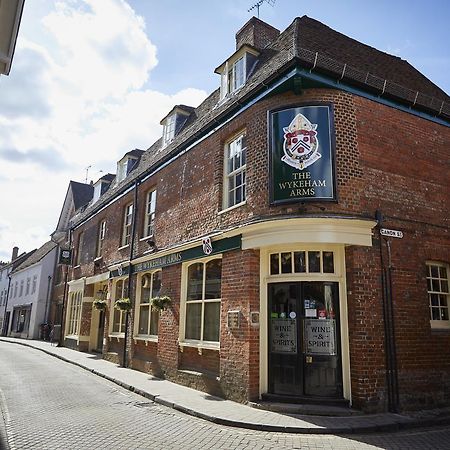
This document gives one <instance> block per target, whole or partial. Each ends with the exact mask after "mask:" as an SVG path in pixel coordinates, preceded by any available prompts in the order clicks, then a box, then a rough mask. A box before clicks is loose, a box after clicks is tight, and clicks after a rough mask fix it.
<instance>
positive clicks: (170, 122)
mask: <svg viewBox="0 0 450 450" xmlns="http://www.w3.org/2000/svg"><path fill="white" fill-rule="evenodd" d="M176 118H177V116H176V114H172V115H171V116H168V117H167V118H166V120H165V123H164V128H163V145H164V146H166V145H168V144H170V143H171V142H172V140H173V138H174V137H175V122H176Z"/></svg>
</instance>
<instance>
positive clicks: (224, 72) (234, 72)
mask: <svg viewBox="0 0 450 450" xmlns="http://www.w3.org/2000/svg"><path fill="white" fill-rule="evenodd" d="M258 55H259V52H258V51H257V50H256V49H255V48H253V47H251V46H249V45H243V46H242V47H241V48H240V49H239V50H238V51H237V52H235V53H234V54H233V55H232V56H231V57H230V58H229V59H228V60H227V61H225V62H224V63H223V64H221V65H220V66H219V67H218V68H217V69H216V70H215V72H216V73H219V74H220V75H221V77H222V79H221V86H220V99H221V100H223V99H224V98H226V97H227V96H228V95H230V94H232V93H233V92H236V91H237V90H239V89H240V88H241V87H242V86H244V84H245V82H246V81H247V78H248V77H249V75H250V73H251V71H252V70H253V67H254V66H255V63H256V59H257V57H258Z"/></svg>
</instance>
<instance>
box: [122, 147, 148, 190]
mask: <svg viewBox="0 0 450 450" xmlns="http://www.w3.org/2000/svg"><path fill="white" fill-rule="evenodd" d="M143 153H144V150H138V149H135V150H131V151H130V152H128V153H125V155H124V157H123V158H122V159H121V160H120V161H119V162H118V163H117V175H116V184H117V183H120V182H121V181H122V180H124V179H125V178H126V177H127V175H128V174H129V173H130V172H131V170H132V169H133V168H134V167H135V166H136V164H137V163H138V162H139V159H140V158H141V155H142V154H143Z"/></svg>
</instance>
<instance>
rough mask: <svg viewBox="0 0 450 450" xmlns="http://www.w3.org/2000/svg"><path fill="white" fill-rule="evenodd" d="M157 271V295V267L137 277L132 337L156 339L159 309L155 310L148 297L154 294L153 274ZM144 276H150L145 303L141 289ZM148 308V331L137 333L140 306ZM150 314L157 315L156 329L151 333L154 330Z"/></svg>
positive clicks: (159, 271) (160, 272)
mask: <svg viewBox="0 0 450 450" xmlns="http://www.w3.org/2000/svg"><path fill="white" fill-rule="evenodd" d="M156 273H158V274H159V277H160V283H161V284H160V288H159V293H158V296H159V295H161V286H162V281H161V280H162V270H161V269H158V270H153V271H151V272H143V273H141V274H140V275H139V276H138V279H137V285H138V286H139V290H138V292H137V295H136V307H135V320H134V338H135V339H143V340H153V341H157V340H158V332H159V318H160V312H159V310H157V309H156V308H154V307H153V306H152V305H151V303H150V299H151V298H153V294H154V286H153V283H154V275H155V274H156ZM145 277H150V288H149V289H150V293H149V298H148V301H146V302H145V303H143V302H142V291H143V286H142V283H143V281H144V278H145ZM143 307H145V308H147V307H148V308H149V315H148V333H139V325H140V324H139V321H140V317H141V308H143ZM152 315H155V316H157V330H156V333H152V331H155V330H153V329H152Z"/></svg>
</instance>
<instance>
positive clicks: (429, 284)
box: [427, 278, 431, 291]
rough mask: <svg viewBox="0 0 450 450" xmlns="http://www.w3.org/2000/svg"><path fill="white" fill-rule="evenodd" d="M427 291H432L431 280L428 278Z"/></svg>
mask: <svg viewBox="0 0 450 450" xmlns="http://www.w3.org/2000/svg"><path fill="white" fill-rule="evenodd" d="M427 289H428V290H429V291H431V280H430V279H429V278H427Z"/></svg>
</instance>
